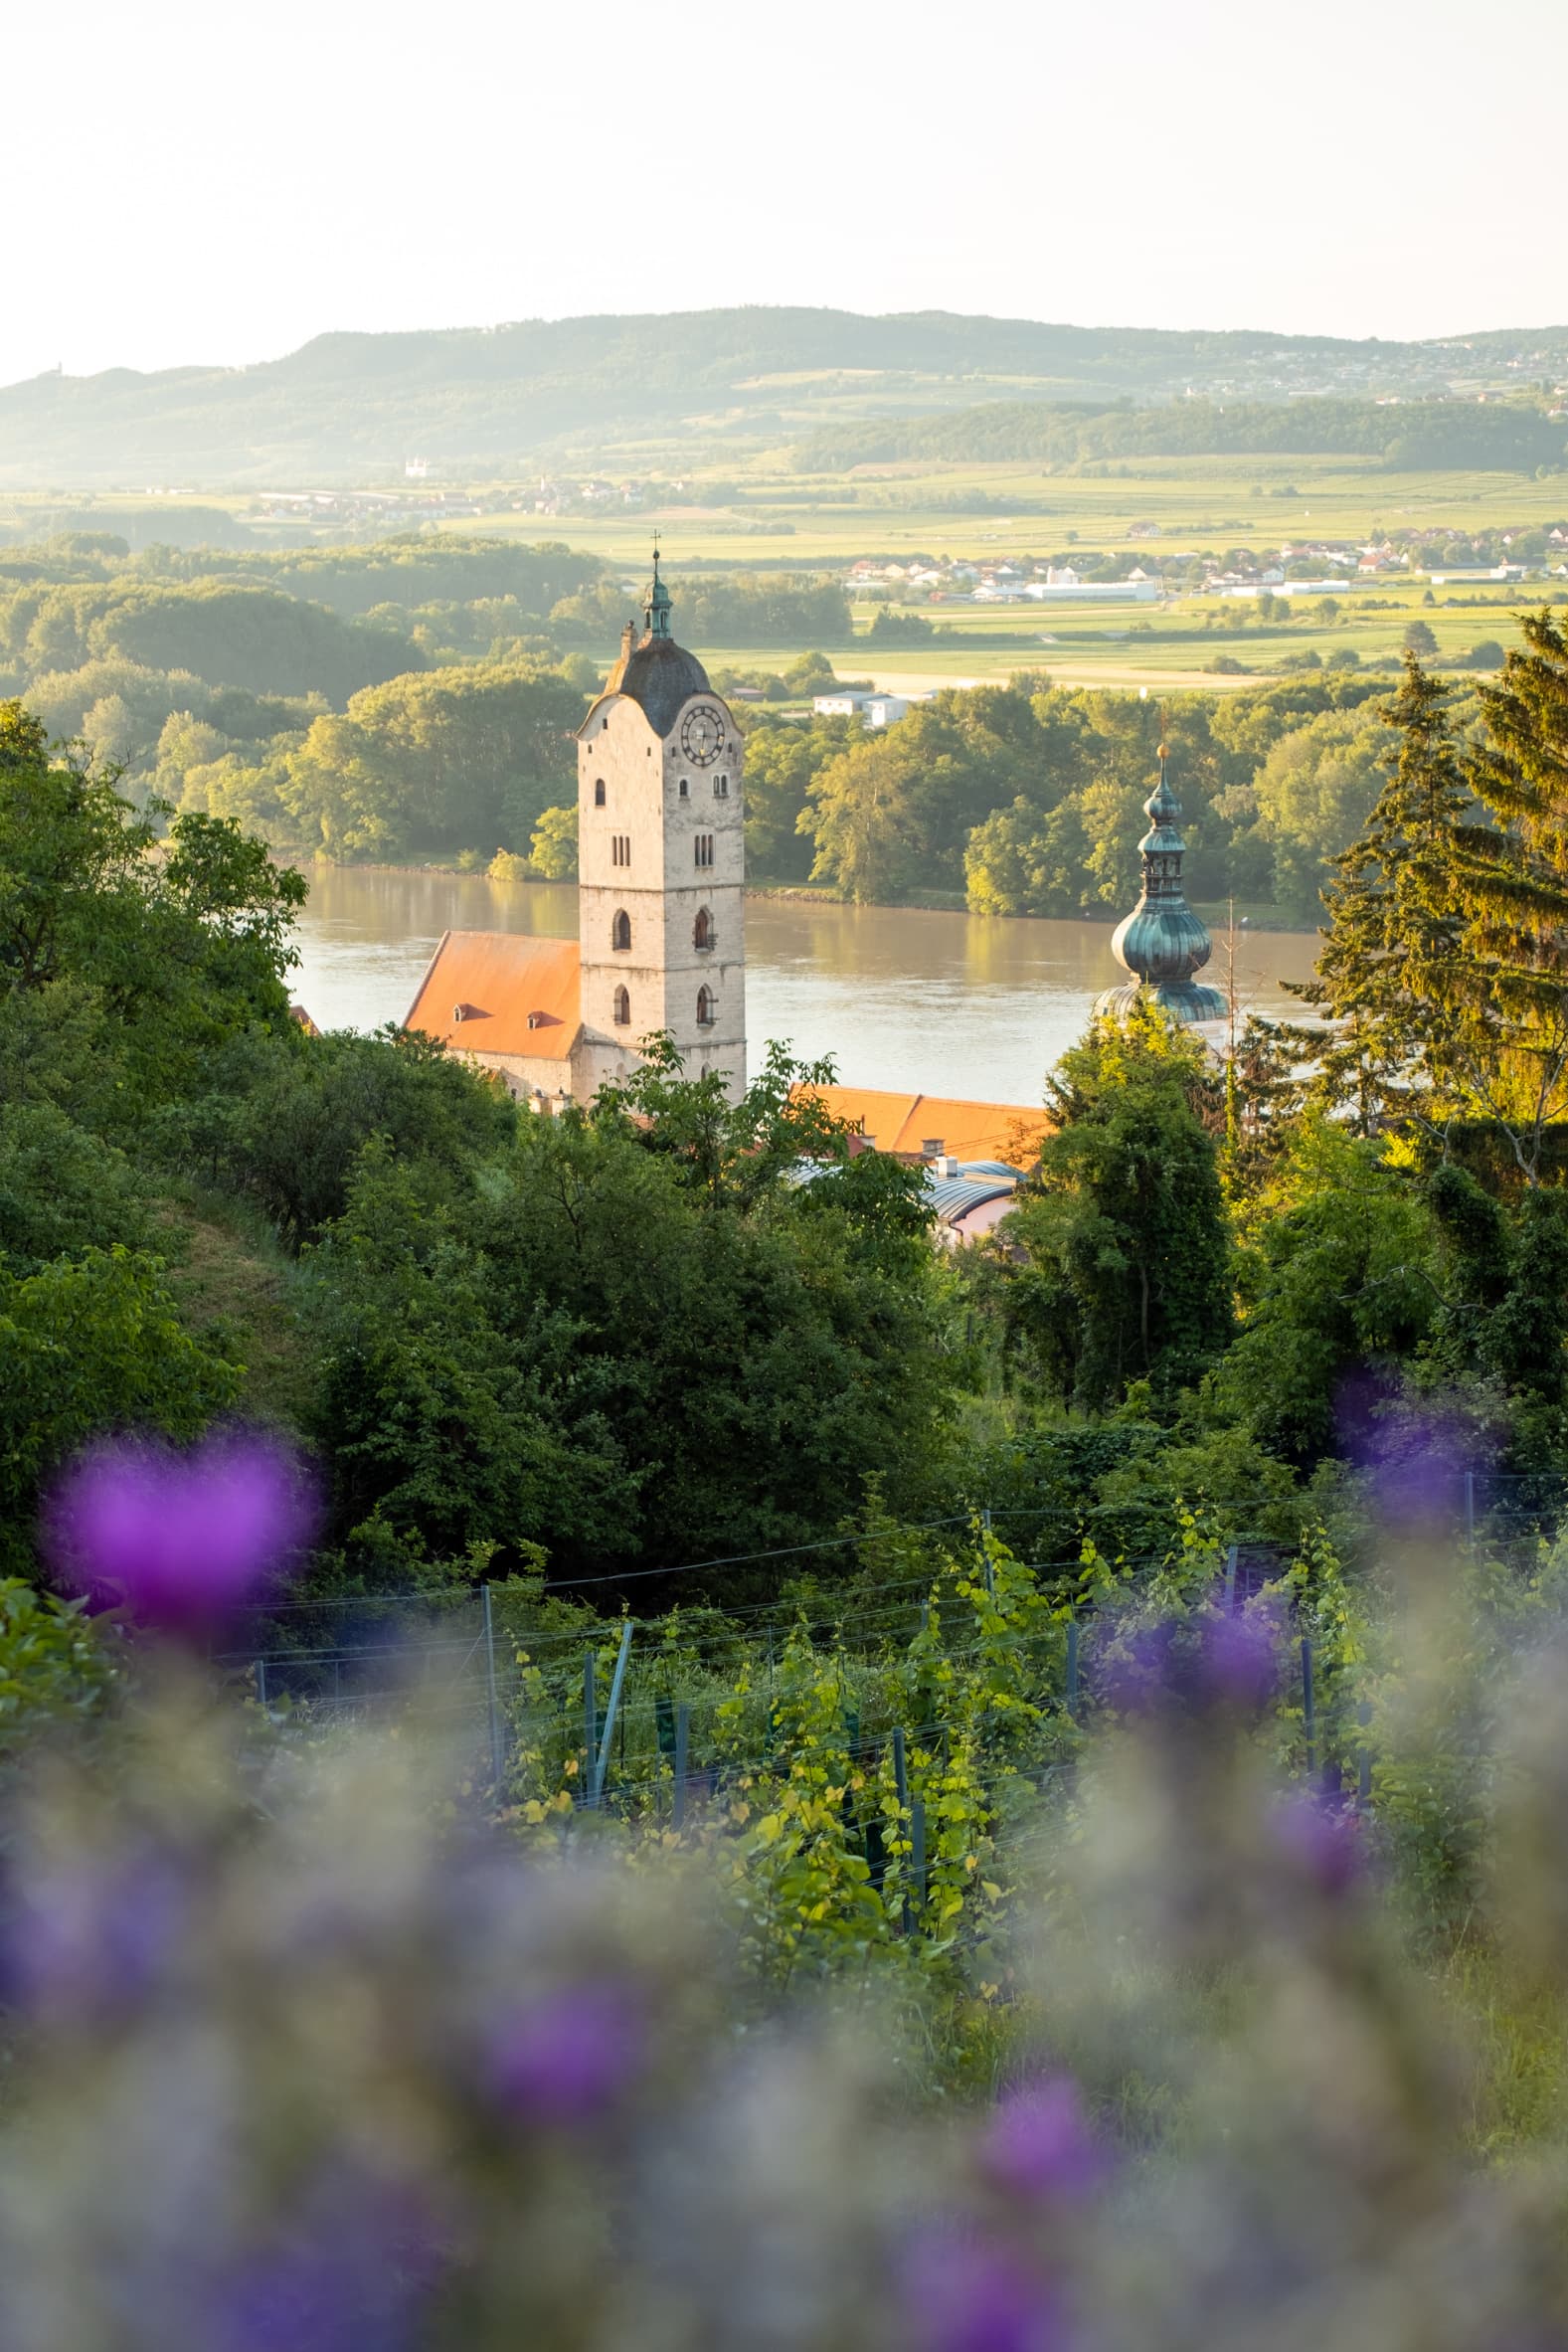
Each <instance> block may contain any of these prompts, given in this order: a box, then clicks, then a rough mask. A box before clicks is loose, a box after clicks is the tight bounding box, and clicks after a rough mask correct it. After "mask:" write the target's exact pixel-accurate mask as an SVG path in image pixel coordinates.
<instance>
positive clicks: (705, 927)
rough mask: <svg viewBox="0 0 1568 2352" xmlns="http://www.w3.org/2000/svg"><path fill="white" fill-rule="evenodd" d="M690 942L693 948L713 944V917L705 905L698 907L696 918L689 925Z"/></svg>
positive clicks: (707, 946) (708, 946)
mask: <svg viewBox="0 0 1568 2352" xmlns="http://www.w3.org/2000/svg"><path fill="white" fill-rule="evenodd" d="M691 944H692V946H693V947H694V948H711V947H712V945H713V917H712V916H711V915H710V914H709V912H708V910H707V908H706V907H701V908H699V909H698V913H697V920H696V922H695V923H693V925H692V927H691Z"/></svg>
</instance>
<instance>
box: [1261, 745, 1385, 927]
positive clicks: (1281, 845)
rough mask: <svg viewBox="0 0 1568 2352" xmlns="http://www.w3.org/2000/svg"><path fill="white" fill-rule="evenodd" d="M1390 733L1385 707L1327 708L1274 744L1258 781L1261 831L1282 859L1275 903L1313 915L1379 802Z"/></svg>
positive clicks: (1286, 910)
mask: <svg viewBox="0 0 1568 2352" xmlns="http://www.w3.org/2000/svg"><path fill="white" fill-rule="evenodd" d="M1389 740H1390V738H1389V735H1388V731H1387V729H1386V727H1385V726H1384V724H1383V722H1382V720H1381V719H1380V718H1379V716H1378V715H1377V713H1376V712H1375V711H1373V710H1370V709H1368V708H1367V707H1366V706H1364V705H1363V706H1362V708H1361V709H1360V710H1356V711H1323V712H1320V713H1319V714H1318V716H1317V717H1315V718H1312V719H1308V720H1307V724H1306V725H1305V726H1302V727H1296V728H1293V729H1292V731H1291V733H1290V734H1288V735H1284V736H1282V737H1281V738H1280V740H1279V741H1278V742H1277V743H1276V744H1275V745H1274V748H1273V749H1272V750H1271V751H1270V753H1269V754H1268V757H1267V758H1266V759H1265V761H1264V763H1263V766H1262V767H1261V768H1260V769H1259V771H1258V774H1257V777H1256V779H1255V780H1254V783H1253V786H1252V795H1253V801H1254V805H1255V807H1256V809H1257V812H1258V824H1257V830H1258V833H1259V835H1260V837H1261V838H1262V839H1264V840H1266V841H1267V842H1268V843H1269V845H1270V848H1271V851H1272V853H1273V859H1274V883H1273V898H1274V903H1275V905H1276V906H1277V907H1279V908H1280V909H1281V910H1282V912H1284V913H1287V914H1290V915H1294V916H1298V917H1304V918H1306V919H1307V920H1308V921H1310V920H1312V919H1313V918H1315V917H1316V915H1317V914H1318V912H1319V910H1320V904H1321V892H1322V885H1323V882H1324V880H1325V879H1326V876H1327V869H1328V867H1329V866H1330V865H1331V863H1332V861H1333V860H1334V858H1336V857H1337V856H1339V855H1340V853H1341V852H1342V851H1343V850H1345V849H1347V848H1348V847H1349V846H1350V844H1351V842H1352V841H1354V840H1355V839H1356V838H1357V837H1358V835H1359V834H1360V833H1361V831H1362V828H1363V827H1364V825H1365V824H1366V821H1367V818H1368V817H1369V816H1370V815H1371V813H1372V810H1373V809H1374V807H1375V806H1376V803H1377V798H1378V789H1379V782H1380V774H1381V771H1380V765H1379V763H1380V761H1381V759H1382V757H1383V756H1384V755H1385V753H1386V751H1387V748H1388V744H1389Z"/></svg>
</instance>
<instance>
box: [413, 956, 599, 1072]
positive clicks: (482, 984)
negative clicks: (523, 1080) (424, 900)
mask: <svg viewBox="0 0 1568 2352" xmlns="http://www.w3.org/2000/svg"><path fill="white" fill-rule="evenodd" d="M579 960H580V950H579V948H578V943H577V941H576V940H575V939H530V938H528V937H526V936H525V935H523V934H521V933H519V932H516V931H448V932H446V933H445V934H444V935H443V937H442V939H441V942H440V945H439V946H438V947H437V948H436V953H435V955H434V956H433V957H432V958H431V961H430V966H429V968H428V970H427V972H426V975H425V978H424V980H423V981H422V982H421V983H420V990H419V995H417V996H416V997H415V999H414V1002H413V1003H412V1004H411V1005H410V1007H409V1013H408V1018H407V1020H406V1021H405V1022H404V1026H405V1028H409V1029H423V1031H424V1032H425V1034H426V1036H428V1037H438V1038H439V1039H440V1041H441V1043H442V1044H443V1045H451V1046H455V1047H457V1048H458V1049H459V1050H460V1051H463V1052H469V1053H519V1054H527V1055H529V1056H530V1057H531V1058H532V1059H534V1060H536V1061H565V1060H566V1059H567V1058H568V1056H569V1055H570V1053H571V1051H572V1047H573V1045H574V1044H575V1043H576V1041H577V1035H578V1031H579V1028H580V1027H581V1025H582V1019H581V1013H580V1011H579V996H580V973H579Z"/></svg>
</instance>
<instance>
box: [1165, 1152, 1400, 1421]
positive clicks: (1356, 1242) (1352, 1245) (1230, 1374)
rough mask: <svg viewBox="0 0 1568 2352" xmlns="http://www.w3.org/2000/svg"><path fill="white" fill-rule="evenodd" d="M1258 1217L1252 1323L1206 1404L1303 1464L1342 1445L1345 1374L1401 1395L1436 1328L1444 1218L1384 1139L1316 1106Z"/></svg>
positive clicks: (1247, 1317) (1250, 1248)
mask: <svg viewBox="0 0 1568 2352" xmlns="http://www.w3.org/2000/svg"><path fill="white" fill-rule="evenodd" d="M1248 1223H1249V1228H1250V1230H1249V1232H1248V1234H1247V1236H1246V1246H1244V1248H1243V1250H1242V1252H1241V1255H1240V1258H1239V1261H1238V1269H1237V1270H1238V1276H1239V1287H1240V1291H1241V1296H1242V1302H1243V1317H1244V1320H1243V1324H1242V1329H1241V1332H1240V1334H1239V1335H1238V1337H1237V1339H1236V1341H1235V1343H1234V1345H1233V1346H1232V1347H1231V1348H1230V1350H1229V1351H1228V1353H1227V1355H1226V1357H1225V1359H1224V1361H1223V1362H1222V1363H1221V1364H1220V1365H1219V1366H1218V1367H1217V1369H1216V1370H1215V1371H1214V1373H1213V1375H1212V1377H1211V1379H1210V1380H1209V1381H1208V1383H1207V1384H1206V1387H1205V1392H1204V1393H1205V1401H1206V1403H1207V1404H1208V1405H1209V1406H1210V1407H1211V1408H1217V1409H1218V1412H1219V1414H1220V1415H1221V1417H1223V1418H1224V1419H1227V1420H1230V1421H1233V1422H1237V1423H1240V1424H1241V1425H1242V1426H1243V1427H1245V1428H1247V1429H1249V1430H1250V1431H1251V1432H1252V1434H1253V1436H1254V1437H1255V1438H1257V1439H1258V1440H1259V1442H1260V1443H1262V1444H1263V1445H1265V1446H1267V1447H1268V1448H1269V1449H1270V1450H1271V1451H1272V1452H1274V1453H1276V1454H1278V1455H1280V1456H1282V1457H1283V1458H1284V1459H1286V1460H1288V1461H1293V1462H1296V1463H1299V1464H1302V1465H1304V1466H1305V1465H1307V1464H1310V1463H1312V1462H1314V1461H1316V1460H1317V1459H1318V1457H1319V1456H1321V1455H1322V1454H1325V1453H1331V1452H1332V1451H1334V1449H1335V1447H1336V1446H1337V1445H1338V1444H1339V1443H1340V1442H1341V1438H1340V1427H1339V1414H1340V1411H1341V1409H1342V1405H1343V1399H1344V1395H1345V1392H1346V1387H1347V1383H1349V1382H1351V1381H1352V1380H1360V1381H1361V1382H1362V1383H1363V1385H1366V1386H1368V1387H1369V1389H1370V1392H1371V1393H1372V1394H1373V1395H1374V1396H1375V1395H1378V1394H1384V1393H1387V1394H1392V1393H1393V1392H1394V1391H1395V1390H1397V1388H1398V1385H1399V1382H1400V1377H1401V1366H1402V1365H1403V1363H1404V1362H1405V1361H1406V1360H1408V1358H1409V1357H1411V1356H1413V1355H1414V1353H1415V1352H1416V1350H1417V1349H1418V1348H1419V1347H1420V1345H1421V1344H1422V1342H1423V1341H1424V1340H1425V1339H1426V1337H1427V1335H1428V1333H1429V1332H1430V1331H1431V1330H1432V1329H1433V1328H1434V1325H1435V1323H1436V1322H1437V1320H1438V1317H1439V1313H1440V1310H1441V1308H1442V1306H1443V1300H1444V1292H1443V1289H1442V1288H1441V1286H1440V1283H1439V1281H1438V1274H1439V1271H1440V1260H1439V1253H1438V1246H1437V1233H1436V1229H1435V1225H1434V1219H1433V1216H1432V1213H1431V1210H1430V1208H1429V1207H1428V1205H1427V1204H1426V1202H1425V1201H1423V1199H1422V1198H1421V1196H1420V1193H1419V1191H1418V1189H1417V1187H1416V1186H1415V1185H1414V1184H1413V1183H1412V1182H1411V1180H1410V1177H1409V1176H1408V1174H1405V1173H1403V1172H1401V1171H1399V1170H1397V1169H1394V1168H1392V1167H1390V1165H1389V1163H1388V1160H1387V1158H1386V1156H1385V1154H1384V1152H1383V1151H1382V1149H1381V1147H1380V1146H1378V1145H1376V1144H1373V1143H1368V1142H1364V1141H1362V1140H1360V1139H1358V1138H1355V1137H1352V1136H1349V1135H1346V1134H1345V1133H1344V1131H1343V1129H1342V1127H1341V1126H1340V1125H1339V1124H1338V1123H1337V1122H1335V1121H1333V1120H1331V1119H1327V1118H1324V1117H1323V1116H1322V1115H1321V1113H1316V1114H1311V1115H1308V1117H1307V1119H1306V1120H1304V1121H1302V1122H1300V1123H1299V1124H1298V1125H1297V1127H1296V1129H1295V1131H1294V1133H1293V1135H1292V1137H1291V1139H1290V1149H1289V1152H1288V1155H1287V1157H1286V1158H1285V1160H1284V1162H1283V1164H1282V1165H1281V1167H1280V1168H1279V1169H1278V1171H1277V1173H1276V1175H1275V1176H1274V1178H1273V1180H1272V1181H1271V1182H1270V1183H1269V1184H1268V1185H1267V1186H1266V1188H1265V1189H1264V1190H1263V1192H1262V1193H1261V1194H1260V1195H1259V1197H1258V1199H1257V1200H1256V1202H1255V1203H1254V1204H1253V1207H1252V1210H1251V1214H1250V1217H1249V1220H1248Z"/></svg>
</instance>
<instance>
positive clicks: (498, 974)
mask: <svg viewBox="0 0 1568 2352" xmlns="http://www.w3.org/2000/svg"><path fill="white" fill-rule="evenodd" d="M644 610H645V618H646V627H645V629H644V630H643V633H642V634H641V636H640V638H639V637H638V635H637V633H636V626H635V624H634V623H632V622H628V623H627V624H626V632H625V635H624V638H623V639H622V642H621V648H620V658H619V660H618V661H617V662H616V664H615V666H614V668H613V669H612V670H611V671H610V678H609V681H608V682H607V684H606V687H605V691H604V693H603V694H601V696H600V697H599V700H598V701H597V702H596V703H595V704H594V707H593V709H592V710H591V711H590V712H589V714H588V716H587V718H586V719H585V720H584V721H583V724H582V726H581V727H580V728H579V730H578V738H577V811H578V816H577V829H578V877H579V880H578V942H577V945H576V946H575V947H574V946H573V945H572V944H571V942H570V941H567V940H546V939H534V938H530V937H527V936H525V935H523V934H521V933H517V932H509V931H448V932H447V933H446V935H445V937H444V938H443V939H442V941H441V943H440V945H439V947H438V948H437V949H436V953H435V955H434V956H433V957H432V959H431V964H430V968H429V970H428V971H427V973H426V975H425V978H424V981H423V982H422V983H421V986H420V992H419V995H417V996H416V997H415V999H414V1003H413V1004H412V1006H411V1007H410V1010H409V1015H408V1020H407V1023H406V1025H407V1026H408V1027H409V1028H411V1029H423V1030H424V1031H425V1032H426V1033H427V1035H429V1036H432V1037H438V1038H439V1039H440V1040H441V1041H442V1043H443V1044H445V1045H448V1046H450V1047H451V1048H452V1049H453V1051H455V1052H458V1053H464V1054H468V1055H471V1056H472V1058H473V1059H474V1060H475V1061H476V1062H477V1063H478V1064H479V1065H480V1066H481V1068H484V1069H488V1070H494V1071H496V1072H497V1073H498V1074H499V1075H500V1076H501V1077H503V1078H504V1079H505V1080H506V1083H507V1085H508V1086H509V1087H510V1088H511V1090H512V1092H513V1093H514V1094H516V1095H520V1096H523V1097H525V1098H528V1099H531V1100H533V1101H535V1102H536V1103H539V1104H540V1105H541V1106H546V1105H548V1106H549V1107H552V1108H554V1107H555V1106H556V1105H557V1104H559V1103H560V1102H561V1101H562V1100H563V1099H569V1100H571V1101H574V1102H580V1103H586V1102H589V1101H591V1100H592V1099H593V1097H594V1095H595V1094H596V1093H597V1092H598V1090H599V1088H600V1087H601V1086H602V1085H603V1084H604V1083H605V1081H606V1080H607V1079H610V1078H616V1077H623V1076H625V1075H626V1074H627V1073H628V1072H629V1071H630V1069H631V1068H632V1067H633V1066H634V1065H635V1063H636V1060H637V1058H638V1051H637V1049H638V1046H639V1044H640V1042H641V1040H642V1039H643V1038H644V1037H647V1036H648V1035H650V1034H651V1033H652V1032H653V1031H655V1030H659V1029H666V1030H668V1031H669V1033H670V1035H671V1036H672V1037H673V1038H674V1040H675V1044H676V1046H677V1047H678V1049H679V1051H680V1053H681V1056H682V1058H683V1061H684V1064H685V1068H686V1073H687V1075H688V1077H696V1076H699V1075H700V1074H701V1073H702V1072H704V1071H707V1070H717V1071H720V1072H721V1073H722V1074H723V1076H724V1079H725V1083H726V1086H727V1088H728V1090H729V1092H730V1094H731V1096H732V1097H736V1096H739V1095H740V1094H741V1093H742V1092H743V1091H744V1089H745V1085H746V915H745V885H746V842H745V832H744V808H743V794H742V771H743V766H744V757H743V747H742V738H741V734H740V731H739V729H738V728H737V727H736V724H735V721H734V719H733V718H732V717H731V715H730V712H729V709H728V707H727V706H726V704H725V703H724V702H723V701H721V699H720V697H719V696H718V695H717V694H715V693H714V691H713V688H712V687H711V686H710V685H709V683H708V678H707V673H706V671H705V670H704V669H703V666H702V663H701V662H700V661H699V660H698V659H697V657H696V655H695V654H693V653H688V652H687V651H686V650H685V648H684V646H681V645H678V644H677V643H676V642H675V639H674V637H673V636H672V635H671V633H670V597H669V591H668V589H667V588H666V587H665V586H664V583H663V582H662V581H661V580H660V578H659V559H658V551H657V550H656V549H655V551H654V556H653V582H652V586H651V587H650V589H649V591H648V599H647V604H646V607H645V609H644Z"/></svg>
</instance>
